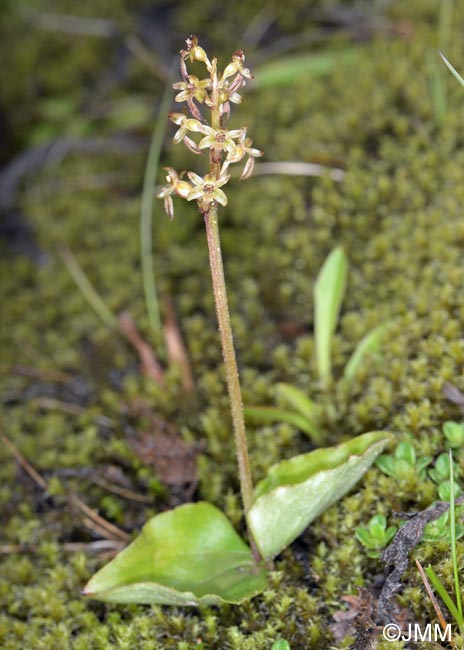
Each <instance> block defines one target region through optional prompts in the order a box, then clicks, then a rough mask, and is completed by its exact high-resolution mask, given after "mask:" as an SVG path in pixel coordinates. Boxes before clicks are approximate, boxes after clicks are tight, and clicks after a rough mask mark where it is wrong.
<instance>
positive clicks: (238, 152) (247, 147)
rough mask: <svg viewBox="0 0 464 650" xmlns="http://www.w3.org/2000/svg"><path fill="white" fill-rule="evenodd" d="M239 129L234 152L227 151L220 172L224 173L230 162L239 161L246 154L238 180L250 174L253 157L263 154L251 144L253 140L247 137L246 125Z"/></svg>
mask: <svg viewBox="0 0 464 650" xmlns="http://www.w3.org/2000/svg"><path fill="white" fill-rule="evenodd" d="M241 131H242V134H241V137H240V140H239V142H237V143H235V152H234V153H229V155H228V156H227V159H226V160H225V162H224V164H223V166H222V168H221V173H225V172H226V171H227V168H228V167H229V165H230V164H231V163H237V162H240V161H241V160H242V159H243V158H245V156H248V160H247V161H246V164H245V167H244V168H243V171H242V174H241V176H240V180H241V181H243V180H245V179H246V178H249V177H250V176H251V174H252V173H253V169H254V166H255V158H260V157H261V156H262V155H263V152H262V151H260V150H259V149H254V148H253V147H252V146H251V145H252V144H253V140H252V139H251V138H249V137H247V135H246V127H244V128H243V129H241Z"/></svg>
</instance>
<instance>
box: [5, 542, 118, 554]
mask: <svg viewBox="0 0 464 650" xmlns="http://www.w3.org/2000/svg"><path fill="white" fill-rule="evenodd" d="M40 546H41V545H40V544H3V545H0V555H11V554H16V553H36V552H37V551H38V550H39V549H40ZM124 546H125V543H124V542H119V541H117V540H113V539H99V540H97V541H95V542H65V543H64V544H61V545H60V548H61V549H62V550H63V551H68V552H70V553H78V552H80V551H84V552H88V553H98V554H100V553H105V554H107V553H114V554H116V553H118V552H119V551H120V550H122V549H123V548H124Z"/></svg>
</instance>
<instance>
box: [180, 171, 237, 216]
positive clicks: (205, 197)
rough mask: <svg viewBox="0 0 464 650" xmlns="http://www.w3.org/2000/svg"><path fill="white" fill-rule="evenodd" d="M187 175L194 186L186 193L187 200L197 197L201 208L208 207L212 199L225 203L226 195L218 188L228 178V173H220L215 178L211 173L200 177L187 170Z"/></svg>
mask: <svg viewBox="0 0 464 650" xmlns="http://www.w3.org/2000/svg"><path fill="white" fill-rule="evenodd" d="M188 177H189V179H190V180H191V181H192V183H193V185H194V187H193V189H192V190H191V191H190V192H189V194H188V195H187V201H193V199H199V200H200V202H201V207H202V208H203V209H208V207H209V204H210V203H211V202H212V201H217V202H218V203H220V204H221V205H227V196H226V195H225V193H224V192H223V191H222V190H221V189H220V188H221V187H222V186H223V185H225V184H226V183H227V181H228V180H229V178H230V175H229V174H221V175H220V176H219V178H216V177H215V176H214V175H213V174H206V176H205V177H204V178H202V177H201V176H198V174H195V172H188Z"/></svg>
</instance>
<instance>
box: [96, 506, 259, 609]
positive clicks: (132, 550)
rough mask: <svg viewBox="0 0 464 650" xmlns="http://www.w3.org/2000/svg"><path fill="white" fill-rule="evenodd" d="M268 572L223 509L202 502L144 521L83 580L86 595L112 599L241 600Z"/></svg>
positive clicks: (194, 602)
mask: <svg viewBox="0 0 464 650" xmlns="http://www.w3.org/2000/svg"><path fill="white" fill-rule="evenodd" d="M265 587H266V574H265V572H264V571H263V570H261V569H258V568H257V567H256V566H255V565H254V563H253V558H252V554H251V551H250V549H249V547H248V546H247V545H246V544H245V542H244V541H243V540H242V539H241V538H240V537H239V535H238V534H237V533H236V531H235V530H234V528H233V527H232V525H231V523H230V522H229V520H228V519H227V518H226V517H225V515H224V514H223V513H222V512H221V511H220V510H218V509H217V508H215V507H214V506H213V505H211V504H209V503H206V502H199V503H193V504H187V505H183V506H179V507H178V508H175V509H174V510H170V511H168V512H164V513H162V514H160V515H157V516H156V517H153V518H152V519H150V521H148V523H147V524H145V526H144V527H143V529H142V532H141V534H140V535H139V536H138V537H137V539H135V541H133V542H132V543H131V544H130V545H129V546H128V547H127V548H125V549H124V550H123V551H122V552H121V553H119V555H117V557H115V559H114V560H112V561H111V562H110V563H109V564H107V565H106V566H104V567H103V568H102V569H100V571H98V573H96V574H95V575H94V576H93V577H92V578H91V580H90V581H89V582H88V583H87V585H86V587H85V589H84V595H86V596H90V597H91V598H97V599H98V600H105V601H108V602H115V603H158V604H164V605H200V604H202V605H203V604H205V605H213V604H218V603H221V602H228V603H240V602H242V600H245V599H246V598H251V597H252V596H254V595H256V594H257V593H259V592H261V591H262V590H263V589H265Z"/></svg>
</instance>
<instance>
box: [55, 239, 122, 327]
mask: <svg viewBox="0 0 464 650" xmlns="http://www.w3.org/2000/svg"><path fill="white" fill-rule="evenodd" d="M58 252H59V254H60V256H61V259H62V260H63V262H64V264H65V266H66V268H67V269H68V271H69V273H70V275H71V277H72V279H73V280H74V282H75V283H76V284H77V286H78V288H79V289H80V291H81V293H82V295H83V296H84V298H85V299H86V301H87V302H88V303H89V305H90V306H91V307H92V309H93V310H94V312H95V313H96V314H97V316H98V317H99V318H100V319H101V320H102V321H103V323H104V324H105V325H107V326H108V327H111V328H114V327H117V319H116V316H115V315H114V314H113V312H112V311H111V309H110V308H109V307H108V306H107V305H106V303H105V302H104V301H103V299H102V298H101V297H100V296H99V295H98V293H97V292H96V291H95V289H94V287H93V285H92V283H91V282H90V280H89V278H88V277H87V275H86V274H85V273H84V271H83V269H82V267H81V265H80V264H79V262H78V261H77V259H76V258H75V257H74V255H73V253H72V251H71V250H70V249H69V248H68V247H62V248H60V249H59V251H58Z"/></svg>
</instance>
